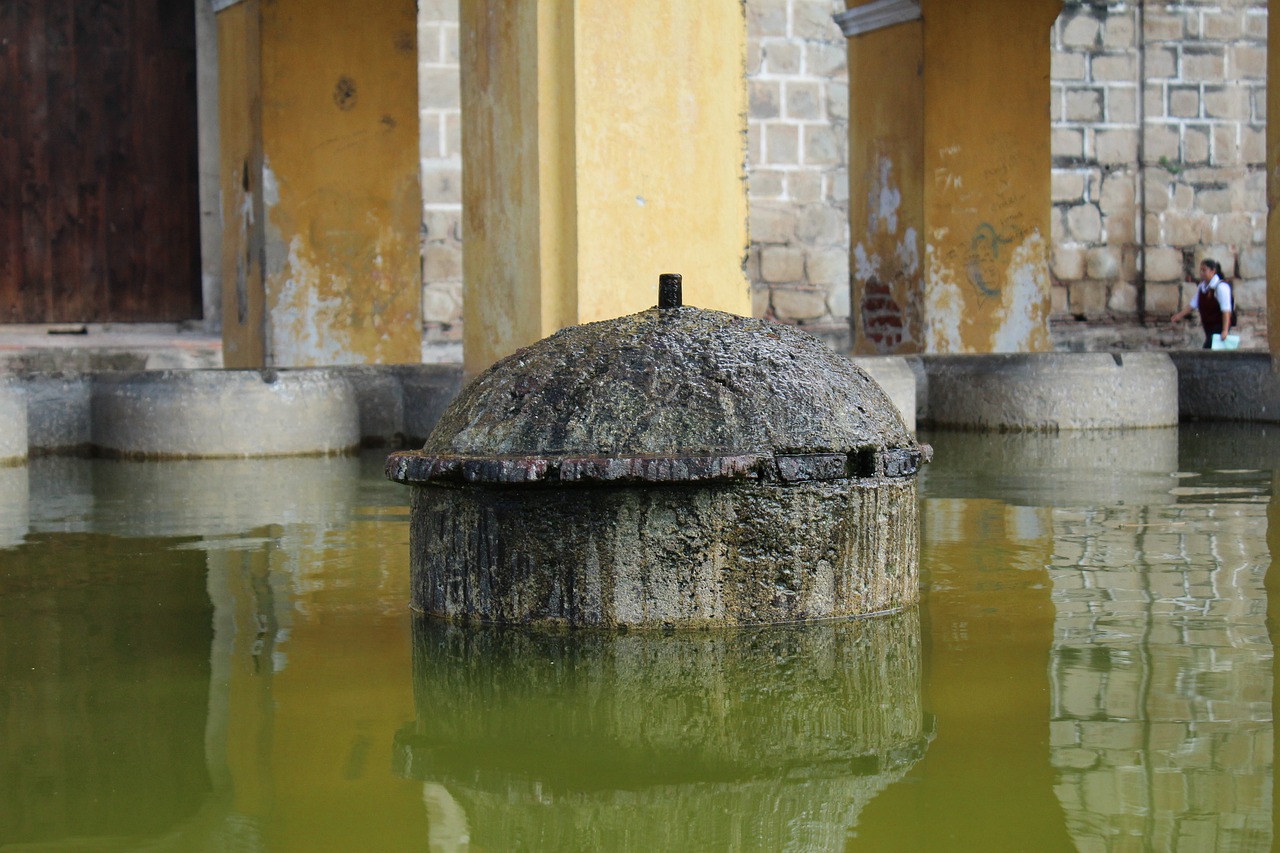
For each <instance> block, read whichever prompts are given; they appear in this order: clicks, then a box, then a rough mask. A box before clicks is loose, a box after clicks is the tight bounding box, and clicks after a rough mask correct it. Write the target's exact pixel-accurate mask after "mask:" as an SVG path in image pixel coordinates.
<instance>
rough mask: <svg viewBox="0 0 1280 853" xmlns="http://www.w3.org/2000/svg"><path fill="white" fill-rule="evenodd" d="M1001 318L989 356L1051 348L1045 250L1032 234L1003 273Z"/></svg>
mask: <svg viewBox="0 0 1280 853" xmlns="http://www.w3.org/2000/svg"><path fill="white" fill-rule="evenodd" d="M1005 279H1006V281H1007V282H1008V286H1007V287H1006V288H1005V300H1004V303H1003V308H1004V311H1003V316H1002V317H1001V318H1000V320H999V326H998V327H997V329H996V333H995V335H994V336H993V339H992V344H993V346H992V351H993V352H1028V351H1031V352H1034V351H1037V350H1046V349H1050V348H1051V344H1050V341H1049V339H1048V338H1049V327H1048V318H1047V310H1048V306H1047V305H1046V303H1045V299H1044V296H1043V294H1045V293H1046V292H1048V289H1049V266H1048V247H1047V246H1046V244H1045V240H1044V237H1043V236H1041V234H1040V232H1038V231H1035V232H1032V233H1031V234H1030V235H1028V236H1027V238H1026V239H1025V240H1023V241H1022V243H1021V244H1020V245H1019V246H1017V247H1016V248H1015V249H1014V250H1013V253H1012V255H1011V260H1010V262H1009V267H1008V270H1007V272H1006V273H1005Z"/></svg>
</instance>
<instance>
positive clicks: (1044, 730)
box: [849, 500, 1075, 851]
mask: <svg viewBox="0 0 1280 853" xmlns="http://www.w3.org/2000/svg"><path fill="white" fill-rule="evenodd" d="M1026 513H1033V514H1034V515H1035V516H1036V517H1038V518H1039V522H1040V523H1039V524H1038V525H1027V524H1026V522H1027V521H1029V520H1031V519H1028V518H1027V517H1026ZM1049 513H1050V510H1049V509H1047V508H1042V509H1020V508H1010V507H1006V506H1005V505H1004V504H1002V503H999V502H996V501H988V500H945V501H943V500H930V501H926V502H925V504H924V507H923V511H922V515H923V517H924V525H925V527H927V528H928V527H934V528H935V529H936V528H940V527H944V526H945V527H947V529H948V532H947V533H946V534H945V535H934V536H929V537H926V538H927V539H928V540H929V543H930V544H929V547H927V548H925V549H922V554H921V574H922V576H924V577H927V579H928V582H927V587H926V595H925V601H924V605H923V608H922V613H923V615H924V617H925V622H926V626H925V636H926V638H927V639H926V646H925V651H926V666H925V672H926V679H925V699H926V703H927V706H928V709H929V710H931V711H933V712H934V713H935V714H936V715H937V719H938V734H937V738H936V739H935V740H934V742H933V743H932V744H931V745H930V747H929V750H928V752H926V753H925V756H924V759H923V760H922V761H921V762H920V763H919V764H918V765H917V766H916V767H915V769H913V771H912V772H911V773H910V774H909V775H908V779H907V780H906V782H904V783H899V784H897V785H894V786H892V787H890V788H889V789H887V790H886V791H884V793H882V794H880V796H879V797H877V798H876V799H874V800H872V801H871V803H870V804H869V805H868V806H867V808H866V810H865V811H864V812H863V813H862V818H861V820H860V821H859V824H858V829H857V837H856V839H855V841H854V843H852V844H851V845H850V847H849V849H862V850H877V851H880V850H912V851H915V850H1038V851H1050V850H1074V849H1075V848H1074V845H1073V844H1072V842H1071V839H1070V837H1069V836H1068V835H1067V831H1066V826H1065V824H1064V822H1063V817H1062V808H1061V806H1060V805H1059V804H1058V800H1057V797H1056V796H1055V794H1054V783H1055V781H1056V777H1055V771H1054V768H1053V766H1052V764H1051V763H1050V756H1049V715H1050V707H1049V685H1048V676H1047V673H1048V667H1049V654H1050V651H1051V649H1052V645H1053V628H1054V619H1055V610H1054V606H1053V603H1052V601H1051V600H1050V586H1051V585H1050V582H1049V576H1048V571H1047V570H1046V566H1047V565H1048V563H1049V560H1050V556H1051V553H1052V547H1053V537H1052V524H1051V521H1050V519H1049ZM930 516H932V518H930ZM1019 522H1022V523H1023V526H1024V527H1026V526H1031V527H1032V528H1033V529H1031V530H1030V531H1028V530H1025V529H1018V527H1017V525H1018V523H1019ZM1037 530H1038V532H1037ZM975 575H976V576H978V578H980V579H975ZM996 590H998V593H997V592H995V591H996ZM938 649H945V652H939V651H937V650H938Z"/></svg>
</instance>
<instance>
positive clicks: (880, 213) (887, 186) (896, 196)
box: [871, 157, 902, 234]
mask: <svg viewBox="0 0 1280 853" xmlns="http://www.w3.org/2000/svg"><path fill="white" fill-rule="evenodd" d="M892 172H893V162H892V161H891V160H890V159H889V158H888V157H881V158H880V181H879V192H878V193H877V195H878V198H877V202H878V204H877V205H876V206H875V207H874V209H875V210H876V217H874V218H873V219H872V221H871V227H872V228H873V229H874V228H875V227H876V226H877V224H878V223H877V221H876V219H877V218H878V219H879V220H880V221H881V222H883V223H884V230H885V231H886V232H887V233H889V234H896V233H897V232H898V207H899V206H900V205H901V204H902V192H901V190H899V189H898V188H897V187H896V186H894V185H893V183H892V182H891V181H890V180H889V176H890V174H892Z"/></svg>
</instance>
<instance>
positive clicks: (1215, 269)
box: [1169, 258, 1235, 349]
mask: <svg viewBox="0 0 1280 853" xmlns="http://www.w3.org/2000/svg"><path fill="white" fill-rule="evenodd" d="M1234 309H1235V300H1234V298H1233V297H1232V294H1231V285H1230V284H1228V283H1227V282H1226V281H1225V280H1223V278H1222V266H1221V265H1220V264H1219V263H1218V262H1217V261H1215V260H1213V259H1211V258H1205V259H1204V260H1203V261H1201V262H1200V284H1198V285H1197V286H1196V292H1195V293H1194V294H1192V296H1191V304H1190V305H1188V306H1187V307H1186V308H1183V309H1182V310H1181V311H1179V312H1178V313H1177V314H1174V315H1173V316H1172V317H1170V318H1169V319H1170V320H1172V321H1173V322H1175V323H1176V322H1178V321H1179V320H1181V319H1183V318H1184V317H1186V316H1187V315H1188V314H1190V313H1191V312H1192V311H1193V310H1199V311H1200V325H1202V326H1204V348H1205V349H1209V348H1210V347H1211V346H1212V344H1213V336H1214V335H1221V336H1222V338H1221V340H1224V341H1225V340H1226V339H1227V330H1229V329H1230V328H1231V319H1232V317H1231V315H1232V312H1233V311H1234Z"/></svg>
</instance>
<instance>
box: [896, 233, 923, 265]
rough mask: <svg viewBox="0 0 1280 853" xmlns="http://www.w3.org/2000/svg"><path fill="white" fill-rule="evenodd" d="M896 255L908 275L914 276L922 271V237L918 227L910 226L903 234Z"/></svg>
mask: <svg viewBox="0 0 1280 853" xmlns="http://www.w3.org/2000/svg"><path fill="white" fill-rule="evenodd" d="M894 256H895V257H896V258H897V259H898V266H899V267H901V268H902V271H903V272H904V273H906V274H907V275H909V276H912V277H914V276H916V275H918V274H919V273H920V239H919V236H918V235H917V234H916V229H914V228H908V229H907V232H906V233H905V234H903V235H902V240H900V241H899V242H898V249H897V251H896V252H895V253H894Z"/></svg>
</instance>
